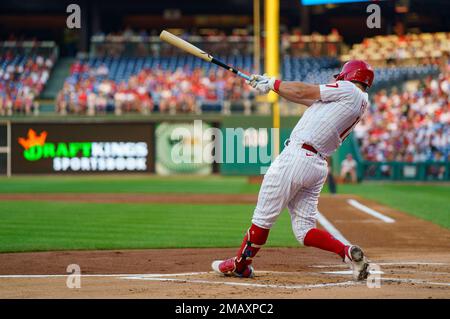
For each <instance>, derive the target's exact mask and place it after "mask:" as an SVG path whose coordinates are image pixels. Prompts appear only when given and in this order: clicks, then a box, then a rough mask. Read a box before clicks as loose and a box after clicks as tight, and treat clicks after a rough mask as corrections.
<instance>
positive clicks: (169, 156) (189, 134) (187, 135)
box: [155, 122, 214, 175]
mask: <svg viewBox="0 0 450 319" xmlns="http://www.w3.org/2000/svg"><path fill="white" fill-rule="evenodd" d="M212 130H213V129H212V128H211V126H210V125H209V124H208V123H206V122H201V123H198V124H197V125H196V123H194V122H188V123H173V122H171V123H169V122H163V123H161V124H159V125H158V126H157V128H156V133H155V136H156V164H155V168H156V173H157V174H161V175H171V174H200V175H205V174H210V173H212V169H213V167H212V163H213V157H212V149H213V148H214V141H213V138H212V136H213V131H212Z"/></svg>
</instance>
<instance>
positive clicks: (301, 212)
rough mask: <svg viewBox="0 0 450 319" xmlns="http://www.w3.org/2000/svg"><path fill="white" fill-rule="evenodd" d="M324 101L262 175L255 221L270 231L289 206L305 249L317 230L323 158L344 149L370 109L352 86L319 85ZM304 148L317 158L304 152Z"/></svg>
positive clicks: (324, 169) (308, 112)
mask: <svg viewBox="0 0 450 319" xmlns="http://www.w3.org/2000/svg"><path fill="white" fill-rule="evenodd" d="M320 97H321V99H320V100H319V101H316V102H315V103H314V104H312V105H311V106H310V107H309V108H308V109H307V110H306V111H305V113H304V114H303V116H302V117H301V119H300V120H299V121H298V123H297V125H296V126H295V128H294V130H293V131H292V133H291V136H290V139H289V140H290V142H289V144H288V145H287V146H286V147H285V148H284V150H283V151H282V152H281V153H280V155H279V156H278V157H277V158H276V159H275V161H274V162H273V163H272V165H271V166H270V168H269V169H268V171H267V173H266V175H265V176H264V180H263V183H262V185H261V189H260V191H259V196H258V203H257V205H256V209H255V211H254V214H253V220H252V222H253V224H255V225H257V226H259V227H262V228H266V229H270V228H271V227H272V225H273V224H274V222H275V221H276V219H277V217H278V216H279V214H280V213H281V211H282V210H283V209H284V208H285V207H288V209H289V213H290V215H291V221H292V229H293V231H294V234H295V237H296V238H297V240H298V241H299V242H300V243H302V244H303V239H304V237H305V235H306V233H307V232H308V231H309V230H310V229H311V228H314V227H315V226H316V219H317V203H318V199H319V195H320V191H321V190H322V186H323V184H324V183H325V180H326V177H327V172H328V166H327V162H326V159H325V157H328V156H330V155H331V154H332V153H333V152H334V151H335V150H336V149H337V148H338V147H339V146H340V145H341V143H342V141H343V140H344V139H345V138H346V137H347V136H348V134H349V133H350V132H351V130H352V129H353V127H354V126H355V125H356V124H357V123H358V121H359V120H360V118H361V117H362V116H363V114H364V111H365V109H366V107H367V105H368V95H367V93H365V92H363V91H361V90H360V89H359V88H358V87H357V86H356V85H355V84H353V83H352V82H349V81H338V82H336V83H335V84H326V85H320ZM303 144H309V145H311V146H312V147H313V148H315V150H317V152H318V153H317V154H315V153H313V152H311V151H309V150H306V149H304V148H302V145H303Z"/></svg>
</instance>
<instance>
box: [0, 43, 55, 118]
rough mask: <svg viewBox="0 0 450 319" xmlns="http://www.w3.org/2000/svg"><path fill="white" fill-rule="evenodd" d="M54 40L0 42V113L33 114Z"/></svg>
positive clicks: (48, 68)
mask: <svg viewBox="0 0 450 319" xmlns="http://www.w3.org/2000/svg"><path fill="white" fill-rule="evenodd" d="M54 49H55V46H54V43H53V42H50V43H37V42H23V43H16V42H3V43H0V115H12V114H13V113H16V114H17V113H19V114H20V113H25V114H30V113H33V112H34V113H36V112H37V111H38V109H39V105H38V103H37V102H36V101H35V98H36V97H37V96H39V94H40V93H41V92H42V90H43V88H44V86H45V84H46V83H47V80H48V78H49V76H50V71H51V69H52V67H53V65H54V62H55V59H56V54H55V51H54Z"/></svg>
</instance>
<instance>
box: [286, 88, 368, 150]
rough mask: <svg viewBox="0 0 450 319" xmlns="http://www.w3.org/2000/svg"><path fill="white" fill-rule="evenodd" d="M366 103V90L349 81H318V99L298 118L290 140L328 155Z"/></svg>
mask: <svg viewBox="0 0 450 319" xmlns="http://www.w3.org/2000/svg"><path fill="white" fill-rule="evenodd" d="M368 104H369V100H368V94H367V93H366V92H363V91H362V90H360V89H359V88H358V87H357V86H356V85H355V84H353V83H352V82H350V81H337V82H336V83H333V84H323V85H320V100H318V101H316V102H314V103H313V104H312V105H311V106H310V107H309V108H308V109H307V110H306V111H305V113H303V116H302V117H301V119H300V120H299V121H298V123H297V125H296V126H295V128H294V130H293V131H292V133H291V136H290V140H291V141H293V142H296V143H307V144H310V145H312V146H314V148H315V149H316V150H317V151H318V152H319V153H320V154H321V155H323V156H330V155H331V154H332V153H333V152H334V151H335V150H336V149H337V148H338V147H339V146H340V145H341V143H342V141H343V140H344V139H345V138H346V137H347V136H348V135H349V134H350V132H351V130H352V129H353V128H354V127H355V125H356V124H357V123H358V122H359V120H360V119H361V117H362V116H363V114H364V112H365V110H366V108H367V105H368Z"/></svg>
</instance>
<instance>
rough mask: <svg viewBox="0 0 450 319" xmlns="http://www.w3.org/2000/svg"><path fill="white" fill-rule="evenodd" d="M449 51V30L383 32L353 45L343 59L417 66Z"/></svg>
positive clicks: (378, 63)
mask: <svg viewBox="0 0 450 319" xmlns="http://www.w3.org/2000/svg"><path fill="white" fill-rule="evenodd" d="M448 53H450V33H448V32H447V33H446V32H438V33H420V34H407V35H403V36H398V35H386V36H376V37H373V38H366V39H364V41H363V42H362V43H358V44H355V45H353V47H352V48H351V50H350V52H349V53H348V54H346V55H344V56H342V60H349V59H355V58H357V59H364V60H367V61H369V62H371V63H372V64H374V65H385V64H389V63H395V64H396V65H411V64H414V65H418V64H422V63H430V61H433V60H435V59H437V58H439V57H441V56H443V55H445V54H448Z"/></svg>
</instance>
